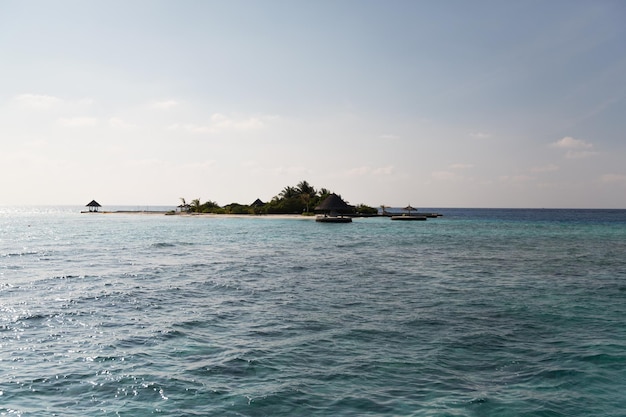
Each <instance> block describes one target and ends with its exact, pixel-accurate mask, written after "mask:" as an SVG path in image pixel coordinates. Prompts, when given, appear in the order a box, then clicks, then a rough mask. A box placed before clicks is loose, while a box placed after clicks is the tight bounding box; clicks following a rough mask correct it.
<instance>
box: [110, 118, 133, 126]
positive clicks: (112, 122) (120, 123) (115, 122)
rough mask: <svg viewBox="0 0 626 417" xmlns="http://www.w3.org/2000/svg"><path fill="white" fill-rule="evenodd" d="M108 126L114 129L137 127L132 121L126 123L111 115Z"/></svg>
mask: <svg viewBox="0 0 626 417" xmlns="http://www.w3.org/2000/svg"><path fill="white" fill-rule="evenodd" d="M109 126H111V127H112V128H115V129H133V128H135V127H137V126H135V125H134V124H132V123H128V122H126V121H124V120H123V119H120V118H119V117H111V118H110V119H109Z"/></svg>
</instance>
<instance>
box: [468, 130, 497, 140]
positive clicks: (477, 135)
mask: <svg viewBox="0 0 626 417" xmlns="http://www.w3.org/2000/svg"><path fill="white" fill-rule="evenodd" d="M469 135H470V137H472V138H474V139H489V138H490V137H491V136H492V135H491V134H490V133H484V132H471V133H470V134H469Z"/></svg>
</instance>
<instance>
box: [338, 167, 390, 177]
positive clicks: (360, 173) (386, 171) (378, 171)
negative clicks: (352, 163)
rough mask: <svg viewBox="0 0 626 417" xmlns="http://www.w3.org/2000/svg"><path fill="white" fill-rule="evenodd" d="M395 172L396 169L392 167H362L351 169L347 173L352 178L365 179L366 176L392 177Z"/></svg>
mask: <svg viewBox="0 0 626 417" xmlns="http://www.w3.org/2000/svg"><path fill="white" fill-rule="evenodd" d="M394 172H395V167H394V166H392V165H388V166H384V167H377V168H372V167H369V166H360V167H355V168H351V169H349V170H348V171H346V175H347V176H350V177H364V176H370V175H371V176H382V175H391V174H393V173H394Z"/></svg>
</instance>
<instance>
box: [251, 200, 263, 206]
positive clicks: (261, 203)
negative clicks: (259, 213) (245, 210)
mask: <svg viewBox="0 0 626 417" xmlns="http://www.w3.org/2000/svg"><path fill="white" fill-rule="evenodd" d="M264 205H265V203H264V202H262V201H261V199H260V198H257V199H256V200H254V203H252V204H250V207H261V206H264Z"/></svg>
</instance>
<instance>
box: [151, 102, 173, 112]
mask: <svg viewBox="0 0 626 417" xmlns="http://www.w3.org/2000/svg"><path fill="white" fill-rule="evenodd" d="M179 104H180V103H179V102H178V101H176V100H162V101H153V102H152V104H151V105H150V107H152V108H153V109H163V110H167V109H171V108H172V107H176V106H178V105H179Z"/></svg>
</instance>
